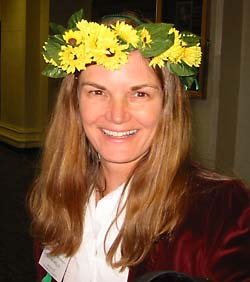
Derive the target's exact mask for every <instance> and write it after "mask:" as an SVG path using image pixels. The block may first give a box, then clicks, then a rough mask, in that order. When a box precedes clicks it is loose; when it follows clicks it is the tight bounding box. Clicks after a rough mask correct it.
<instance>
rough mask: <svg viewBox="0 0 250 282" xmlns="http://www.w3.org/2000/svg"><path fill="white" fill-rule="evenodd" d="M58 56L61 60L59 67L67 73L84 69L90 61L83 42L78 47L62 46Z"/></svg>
mask: <svg viewBox="0 0 250 282" xmlns="http://www.w3.org/2000/svg"><path fill="white" fill-rule="evenodd" d="M59 58H60V61H61V64H60V67H61V68H62V69H63V70H64V71H66V72H67V73H74V72H75V71H76V70H78V71H81V70H85V69H86V64H89V63H91V57H90V55H89V54H88V53H87V52H86V51H85V47H84V45H83V44H81V45H80V46H78V47H73V46H62V47H61V52H60V53H59Z"/></svg>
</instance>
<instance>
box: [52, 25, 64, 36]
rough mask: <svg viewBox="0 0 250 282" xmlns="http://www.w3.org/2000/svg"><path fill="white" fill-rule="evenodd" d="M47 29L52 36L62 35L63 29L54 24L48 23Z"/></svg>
mask: <svg viewBox="0 0 250 282" xmlns="http://www.w3.org/2000/svg"><path fill="white" fill-rule="evenodd" d="M49 27H50V29H51V30H52V32H53V33H54V34H62V33H64V31H65V27H63V26H62V25H59V24H56V23H49Z"/></svg>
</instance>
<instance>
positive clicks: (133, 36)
mask: <svg viewBox="0 0 250 282" xmlns="http://www.w3.org/2000/svg"><path fill="white" fill-rule="evenodd" d="M112 28H113V29H114V31H115V34H116V35H117V36H118V37H120V38H121V40H122V41H124V42H126V43H127V44H131V45H132V46H133V47H134V48H136V47H137V44H138V42H139V37H138V35H137V31H136V30H135V29H134V28H133V27H132V26H131V25H129V24H126V23H125V22H117V23H116V24H115V25H112Z"/></svg>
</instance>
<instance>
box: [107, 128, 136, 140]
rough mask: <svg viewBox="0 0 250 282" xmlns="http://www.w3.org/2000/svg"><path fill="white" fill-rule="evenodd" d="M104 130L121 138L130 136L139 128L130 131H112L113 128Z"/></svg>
mask: <svg viewBox="0 0 250 282" xmlns="http://www.w3.org/2000/svg"><path fill="white" fill-rule="evenodd" d="M102 131H103V133H104V134H105V135H108V136H111V137H119V138H121V137H128V136H131V135H134V134H135V133H136V132H137V131H138V130H136V129H134V130H128V131H112V130H108V129H105V128H103V129H102Z"/></svg>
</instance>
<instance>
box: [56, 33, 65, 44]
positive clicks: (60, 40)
mask: <svg viewBox="0 0 250 282" xmlns="http://www.w3.org/2000/svg"><path fill="white" fill-rule="evenodd" d="M53 39H54V41H55V42H57V43H58V44H60V45H65V41H64V39H63V36H62V35H61V34H56V35H54V36H53Z"/></svg>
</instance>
